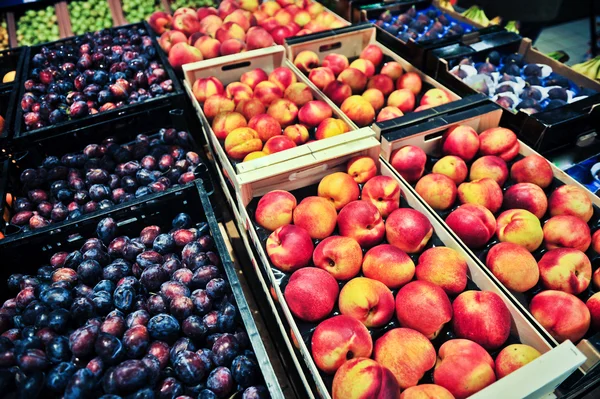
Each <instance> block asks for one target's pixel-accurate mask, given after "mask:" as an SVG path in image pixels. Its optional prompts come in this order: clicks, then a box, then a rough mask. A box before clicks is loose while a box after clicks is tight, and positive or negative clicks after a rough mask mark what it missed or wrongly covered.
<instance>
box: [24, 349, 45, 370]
mask: <svg viewBox="0 0 600 399" xmlns="http://www.w3.org/2000/svg"><path fill="white" fill-rule="evenodd" d="M17 365H18V366H19V367H20V368H21V370H23V371H24V372H26V373H32V372H34V371H44V370H46V369H47V368H48V366H49V362H48V359H47V358H46V354H45V353H44V351H42V350H41V349H27V350H26V351H25V353H23V354H21V355H19V356H17Z"/></svg>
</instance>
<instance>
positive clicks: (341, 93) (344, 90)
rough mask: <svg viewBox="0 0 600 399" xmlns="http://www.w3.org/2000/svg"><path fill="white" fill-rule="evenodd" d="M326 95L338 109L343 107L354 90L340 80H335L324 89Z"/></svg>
mask: <svg viewBox="0 0 600 399" xmlns="http://www.w3.org/2000/svg"><path fill="white" fill-rule="evenodd" d="M323 94H325V95H326V96H327V97H328V98H329V99H330V100H331V101H333V103H334V104H335V105H337V106H338V107H339V106H340V105H342V103H343V102H344V100H345V99H347V98H348V97H350V96H351V95H352V88H351V87H350V86H349V85H347V84H346V83H342V82H340V81H339V80H335V81H333V82H331V83H329V84H328V85H327V86H325V88H324V89H323Z"/></svg>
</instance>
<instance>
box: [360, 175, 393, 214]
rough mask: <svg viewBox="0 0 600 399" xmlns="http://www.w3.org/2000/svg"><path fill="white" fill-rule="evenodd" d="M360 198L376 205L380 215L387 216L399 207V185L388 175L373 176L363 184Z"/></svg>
mask: <svg viewBox="0 0 600 399" xmlns="http://www.w3.org/2000/svg"><path fill="white" fill-rule="evenodd" d="M361 200H363V201H368V202H370V203H372V204H373V205H375V206H376V207H377V210H378V211H379V213H380V214H381V217H383V218H387V217H388V216H389V214H390V213H392V212H393V211H395V210H396V209H398V208H399V207H400V185H399V184H398V182H397V181H396V180H394V178H392V177H389V176H375V177H373V178H372V179H370V180H369V181H368V182H366V183H365V185H364V186H363V190H362V194H361Z"/></svg>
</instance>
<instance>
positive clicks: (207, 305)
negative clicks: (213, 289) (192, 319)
mask: <svg viewBox="0 0 600 399" xmlns="http://www.w3.org/2000/svg"><path fill="white" fill-rule="evenodd" d="M191 299H192V303H193V304H194V312H195V313H196V314H198V315H200V316H202V315H205V314H207V313H208V312H209V311H210V310H211V309H212V303H213V302H212V299H211V298H210V296H209V295H208V293H207V292H206V291H205V290H203V289H200V288H199V289H197V290H195V291H194V292H192V294H191Z"/></svg>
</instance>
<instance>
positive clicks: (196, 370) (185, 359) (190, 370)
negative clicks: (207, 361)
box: [173, 350, 206, 385]
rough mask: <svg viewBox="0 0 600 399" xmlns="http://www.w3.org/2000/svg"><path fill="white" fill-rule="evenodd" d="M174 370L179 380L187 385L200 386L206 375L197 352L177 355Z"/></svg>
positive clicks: (183, 352) (185, 352)
mask: <svg viewBox="0 0 600 399" xmlns="http://www.w3.org/2000/svg"><path fill="white" fill-rule="evenodd" d="M173 369H174V370H175V375H176V376H177V378H179V380H181V381H182V382H183V383H184V384H186V385H196V384H199V383H200V382H201V381H202V379H203V378H204V376H205V373H206V370H205V369H204V363H203V362H202V360H200V357H199V356H198V355H197V354H196V353H195V352H192V351H187V350H186V351H182V352H181V353H179V354H178V355H177V357H176V359H175V362H174V364H173Z"/></svg>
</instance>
